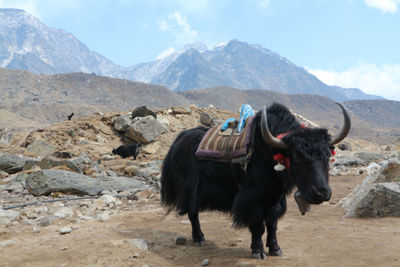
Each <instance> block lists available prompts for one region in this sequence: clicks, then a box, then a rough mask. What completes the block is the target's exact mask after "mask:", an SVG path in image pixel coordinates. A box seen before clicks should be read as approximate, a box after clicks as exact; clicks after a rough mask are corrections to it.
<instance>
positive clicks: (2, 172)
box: [0, 170, 9, 179]
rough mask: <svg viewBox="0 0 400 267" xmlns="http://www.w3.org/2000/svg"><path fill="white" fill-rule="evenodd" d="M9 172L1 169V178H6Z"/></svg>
mask: <svg viewBox="0 0 400 267" xmlns="http://www.w3.org/2000/svg"><path fill="white" fill-rule="evenodd" d="M8 175H9V174H8V173H7V172H5V171H1V170H0V179H3V178H6V177H7V176H8Z"/></svg>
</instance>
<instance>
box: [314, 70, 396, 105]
mask: <svg viewBox="0 0 400 267" xmlns="http://www.w3.org/2000/svg"><path fill="white" fill-rule="evenodd" d="M308 71H309V72H311V73H312V74H314V75H315V76H317V78H318V79H320V80H321V81H323V82H324V83H326V84H328V85H338V86H341V87H345V88H359V89H361V90H362V91H364V92H365V93H369V94H374V95H380V96H383V97H385V98H387V99H394V100H400V64H394V65H380V66H378V65H375V64H369V63H360V64H359V65H358V66H356V67H353V68H350V69H348V70H346V71H343V72H335V71H329V70H308Z"/></svg>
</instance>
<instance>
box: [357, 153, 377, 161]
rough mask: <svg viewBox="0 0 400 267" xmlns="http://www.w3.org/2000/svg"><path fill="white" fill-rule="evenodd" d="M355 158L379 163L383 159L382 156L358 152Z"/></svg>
mask: <svg viewBox="0 0 400 267" xmlns="http://www.w3.org/2000/svg"><path fill="white" fill-rule="evenodd" d="M355 156H356V157H357V158H359V159H361V160H364V161H366V162H371V161H377V160H381V159H383V157H382V155H381V154H378V153H373V152H358V153H356V154H355Z"/></svg>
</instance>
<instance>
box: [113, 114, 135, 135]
mask: <svg viewBox="0 0 400 267" xmlns="http://www.w3.org/2000/svg"><path fill="white" fill-rule="evenodd" d="M132 123H133V118H132V117H131V116H129V115H120V116H118V117H116V118H114V120H113V127H114V129H115V130H117V131H120V132H126V130H127V129H128V128H129V126H131V124H132Z"/></svg>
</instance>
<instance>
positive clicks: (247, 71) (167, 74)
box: [0, 9, 379, 101]
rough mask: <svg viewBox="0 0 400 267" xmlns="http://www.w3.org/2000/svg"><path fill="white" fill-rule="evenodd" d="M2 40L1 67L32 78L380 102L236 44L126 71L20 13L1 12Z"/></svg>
mask: <svg viewBox="0 0 400 267" xmlns="http://www.w3.org/2000/svg"><path fill="white" fill-rule="evenodd" d="M0 40H1V42H0V67H4V68H8V69H18V70H27V71H30V72H34V73H44V74H57V73H73V72H84V73H93V74H96V75H100V76H108V77H114V78H123V79H129V80H134V81H141V82H145V83H152V84H159V85H163V86H165V87H167V88H169V89H171V90H174V91H183V90H190V89H204V88H208V87H215V86H230V87H235V88H239V89H243V90H248V89H263V90H273V91H278V92H281V93H286V94H313V95H323V96H328V97H330V98H332V99H334V100H336V101H346V100H352V99H375V98H379V97H377V96H372V95H367V94H365V93H363V92H362V91H361V90H359V89H353V88H347V89H344V88H340V87H337V86H328V85H326V84H324V83H323V82H321V81H320V80H318V79H317V78H316V77H315V76H314V75H312V74H310V73H309V72H307V71H306V70H305V69H304V68H302V67H298V66H296V65H295V64H293V63H292V62H290V61H289V60H288V59H286V58H284V57H282V56H280V55H279V54H277V53H274V52H272V51H270V50H268V49H266V48H263V47H261V46H260V45H255V44H247V43H245V42H240V41H238V40H232V41H230V42H228V43H224V44H220V45H217V46H215V47H214V48H213V49H208V48H207V46H206V45H205V44H202V43H194V44H189V45H186V46H184V47H182V48H181V49H179V50H178V51H176V52H175V53H173V54H171V55H169V56H168V57H166V58H163V59H160V60H157V61H153V62H147V63H140V64H136V65H133V66H131V67H127V68H126V67H122V66H119V65H117V64H115V63H113V62H112V61H110V60H108V59H107V58H105V57H104V56H102V55H100V54H99V53H97V52H94V51H91V50H89V48H87V47H86V46H85V44H83V43H82V42H80V41H79V40H78V39H77V38H76V37H74V36H73V35H72V34H71V33H67V32H65V31H63V30H60V29H55V28H51V27H48V26H46V25H45V24H43V23H41V22H40V20H38V19H37V18H35V17H33V16H32V15H30V14H28V13H27V12H25V11H23V10H20V9H0Z"/></svg>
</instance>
